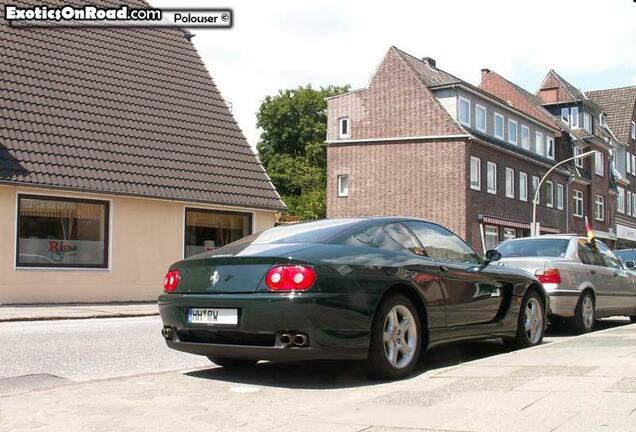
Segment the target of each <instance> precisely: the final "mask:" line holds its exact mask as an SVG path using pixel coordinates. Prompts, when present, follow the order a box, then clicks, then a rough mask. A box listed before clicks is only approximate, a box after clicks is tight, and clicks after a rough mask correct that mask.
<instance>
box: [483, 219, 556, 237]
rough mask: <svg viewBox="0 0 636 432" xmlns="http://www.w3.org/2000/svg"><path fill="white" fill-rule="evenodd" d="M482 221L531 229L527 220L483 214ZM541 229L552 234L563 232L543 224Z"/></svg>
mask: <svg viewBox="0 0 636 432" xmlns="http://www.w3.org/2000/svg"><path fill="white" fill-rule="evenodd" d="M481 221H482V222H483V223H487V224H492V225H499V226H504V227H508V228H520V229H527V230H529V229H530V224H529V223H525V222H516V221H511V220H507V219H502V218H498V217H494V216H482V217H481ZM541 231H542V232H545V233H550V234H559V233H560V232H561V230H560V229H558V228H552V227H548V226H541Z"/></svg>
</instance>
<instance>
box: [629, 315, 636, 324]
mask: <svg viewBox="0 0 636 432" xmlns="http://www.w3.org/2000/svg"><path fill="white" fill-rule="evenodd" d="M629 320H630V321H631V322H632V323H636V315H630V316H629Z"/></svg>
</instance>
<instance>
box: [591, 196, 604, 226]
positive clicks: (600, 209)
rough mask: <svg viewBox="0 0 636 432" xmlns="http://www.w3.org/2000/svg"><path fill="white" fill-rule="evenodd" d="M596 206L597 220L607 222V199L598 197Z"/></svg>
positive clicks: (595, 202)
mask: <svg viewBox="0 0 636 432" xmlns="http://www.w3.org/2000/svg"><path fill="white" fill-rule="evenodd" d="M594 204H595V205H596V214H595V216H596V220H597V221H603V220H605V197H603V196H601V195H596V200H595V201H594Z"/></svg>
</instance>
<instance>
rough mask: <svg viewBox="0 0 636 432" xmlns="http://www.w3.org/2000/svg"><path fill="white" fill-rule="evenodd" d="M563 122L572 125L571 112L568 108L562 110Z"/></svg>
mask: <svg viewBox="0 0 636 432" xmlns="http://www.w3.org/2000/svg"><path fill="white" fill-rule="evenodd" d="M561 120H563V121H564V122H566V123H567V124H570V110H569V109H568V108H561Z"/></svg>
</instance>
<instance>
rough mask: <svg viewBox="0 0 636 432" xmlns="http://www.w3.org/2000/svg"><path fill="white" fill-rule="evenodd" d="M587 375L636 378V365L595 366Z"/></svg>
mask: <svg viewBox="0 0 636 432" xmlns="http://www.w3.org/2000/svg"><path fill="white" fill-rule="evenodd" d="M586 376H606V377H632V378H636V365H634V366H602V367H597V368H594V370H592V371H590V372H589V373H587V374H586Z"/></svg>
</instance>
